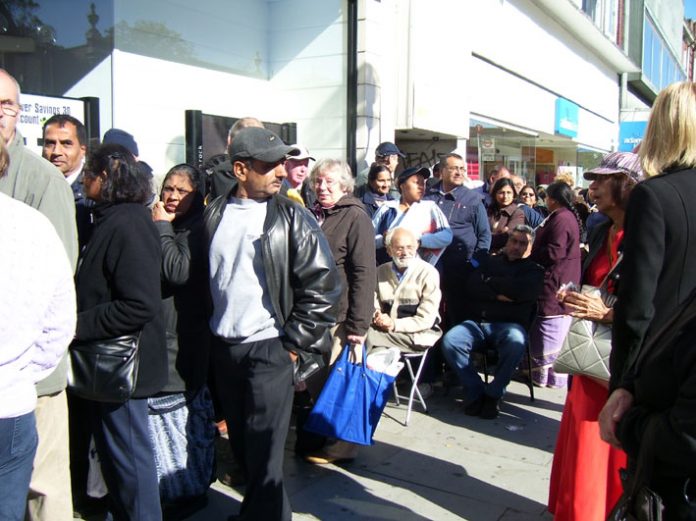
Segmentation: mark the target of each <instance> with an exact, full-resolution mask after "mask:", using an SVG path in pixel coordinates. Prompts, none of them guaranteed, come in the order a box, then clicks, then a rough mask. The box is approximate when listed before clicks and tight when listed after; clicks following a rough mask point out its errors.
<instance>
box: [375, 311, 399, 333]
mask: <svg viewBox="0 0 696 521" xmlns="http://www.w3.org/2000/svg"><path fill="white" fill-rule="evenodd" d="M372 325H373V326H375V328H376V329H378V330H380V331H384V332H387V333H388V332H389V331H393V330H394V321H393V320H392V319H391V317H390V316H389V315H387V314H386V313H375V316H374V318H373V319H372Z"/></svg>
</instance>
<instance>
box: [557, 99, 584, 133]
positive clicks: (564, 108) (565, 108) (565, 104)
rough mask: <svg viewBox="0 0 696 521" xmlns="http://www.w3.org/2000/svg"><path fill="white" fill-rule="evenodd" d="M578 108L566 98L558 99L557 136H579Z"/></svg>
mask: <svg viewBox="0 0 696 521" xmlns="http://www.w3.org/2000/svg"><path fill="white" fill-rule="evenodd" d="M578 111H579V110H578V106H577V105H576V104H575V103H573V102H572V101H568V100H567V99H565V98H556V122H555V125H554V131H555V132H556V134H560V135H562V136H568V137H576V136H577V135H578Z"/></svg>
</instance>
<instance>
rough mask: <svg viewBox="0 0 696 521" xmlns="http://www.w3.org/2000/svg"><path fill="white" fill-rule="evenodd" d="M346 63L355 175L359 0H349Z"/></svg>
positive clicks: (348, 153) (350, 149) (350, 151)
mask: <svg viewBox="0 0 696 521" xmlns="http://www.w3.org/2000/svg"><path fill="white" fill-rule="evenodd" d="M346 7H347V13H346V14H347V40H348V41H347V46H346V47H347V49H348V55H347V57H346V58H347V59H346V62H347V63H346V65H347V69H348V73H347V78H346V104H347V106H346V120H347V121H346V159H347V161H348V165H350V168H351V171H352V172H353V175H357V158H356V148H357V136H356V134H357V128H358V0H347V6H346Z"/></svg>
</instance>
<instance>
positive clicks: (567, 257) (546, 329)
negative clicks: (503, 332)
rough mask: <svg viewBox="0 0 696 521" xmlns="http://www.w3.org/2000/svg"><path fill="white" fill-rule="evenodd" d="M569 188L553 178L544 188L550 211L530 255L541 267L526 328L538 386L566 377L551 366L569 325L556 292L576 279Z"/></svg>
mask: <svg viewBox="0 0 696 521" xmlns="http://www.w3.org/2000/svg"><path fill="white" fill-rule="evenodd" d="M574 201H575V196H574V194H573V190H572V188H570V186H568V185H567V184H566V183H565V182H563V181H554V182H553V183H551V184H550V185H549V186H548V188H547V189H546V207H547V208H548V209H549V211H550V212H551V213H550V214H549V216H548V217H547V218H546V220H544V222H543V223H541V224H540V225H539V227H538V228H537V230H536V238H535V239H534V245H533V246H532V254H531V256H530V258H531V259H532V260H534V261H536V262H537V263H538V264H540V265H541V266H542V267H543V268H544V269H545V273H544V289H543V290H542V292H541V296H540V297H539V299H538V301H537V312H536V315H537V316H536V318H535V319H534V322H533V323H532V327H531V329H530V331H529V342H530V348H531V353H532V365H533V374H532V380H533V381H534V384H535V385H538V386H540V387H544V386H548V387H564V386H565V385H566V383H567V376H566V375H560V374H556V373H555V372H554V370H553V368H552V367H551V366H552V365H553V362H554V360H556V357H557V356H558V352H559V351H560V350H561V346H562V345H563V339H564V338H565V336H566V334H567V333H568V329H569V328H570V322H571V317H570V315H568V314H567V313H569V312H570V310H567V309H566V308H565V307H564V305H563V303H562V302H559V301H558V299H557V298H556V294H557V293H558V291H559V290H560V289H561V286H562V285H563V284H568V283H572V284H576V285H577V284H578V283H579V282H580V234H581V230H582V225H581V224H580V218H579V217H578V215H577V213H576V211H575V208H574V207H573V203H574Z"/></svg>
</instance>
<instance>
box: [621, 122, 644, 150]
mask: <svg viewBox="0 0 696 521" xmlns="http://www.w3.org/2000/svg"><path fill="white" fill-rule="evenodd" d="M647 126H648V122H647V121H622V122H621V123H620V124H619V152H633V150H634V149H635V148H636V146H638V145H639V144H640V142H641V141H643V136H644V135H645V128H646V127H647Z"/></svg>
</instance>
